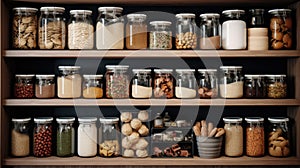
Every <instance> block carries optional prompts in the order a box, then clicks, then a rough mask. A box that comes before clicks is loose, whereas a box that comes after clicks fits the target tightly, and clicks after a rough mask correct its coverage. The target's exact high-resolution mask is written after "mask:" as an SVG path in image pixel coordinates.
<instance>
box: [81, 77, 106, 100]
mask: <svg viewBox="0 0 300 168" xmlns="http://www.w3.org/2000/svg"><path fill="white" fill-rule="evenodd" d="M102 80H103V75H83V91H82V96H83V97H84V98H87V99H98V98H102V97H103V81H102Z"/></svg>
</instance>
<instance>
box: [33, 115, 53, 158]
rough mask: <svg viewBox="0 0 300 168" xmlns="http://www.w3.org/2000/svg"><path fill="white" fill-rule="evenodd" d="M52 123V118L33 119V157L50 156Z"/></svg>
mask: <svg viewBox="0 0 300 168" xmlns="http://www.w3.org/2000/svg"><path fill="white" fill-rule="evenodd" d="M52 121H53V118H52V117H40V118H34V123H35V125H34V131H33V155H34V156H35V157H49V156H51V155H52V145H53V141H52V138H53V128H52Z"/></svg>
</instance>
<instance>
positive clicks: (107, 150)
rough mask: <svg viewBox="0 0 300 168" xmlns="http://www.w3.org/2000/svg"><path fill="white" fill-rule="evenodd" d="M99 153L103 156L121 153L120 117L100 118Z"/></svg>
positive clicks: (113, 155)
mask: <svg viewBox="0 0 300 168" xmlns="http://www.w3.org/2000/svg"><path fill="white" fill-rule="evenodd" d="M99 120H100V128H99V154H100V156H102V157H116V156H119V155H120V144H119V141H120V134H119V132H120V129H119V126H118V122H119V118H100V119H99Z"/></svg>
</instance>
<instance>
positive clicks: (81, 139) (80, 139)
mask: <svg viewBox="0 0 300 168" xmlns="http://www.w3.org/2000/svg"><path fill="white" fill-rule="evenodd" d="M96 121H97V118H96V117H80V118H78V122H79V126H78V130H77V153H78V156H80V157H94V156H96V155H97V126H96Z"/></svg>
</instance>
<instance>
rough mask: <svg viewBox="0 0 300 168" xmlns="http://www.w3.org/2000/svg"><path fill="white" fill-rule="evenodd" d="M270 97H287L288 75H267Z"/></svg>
mask: <svg viewBox="0 0 300 168" xmlns="http://www.w3.org/2000/svg"><path fill="white" fill-rule="evenodd" d="M266 77H267V92H268V98H274V99H282V98H286V97H287V84H286V75H267V76H266Z"/></svg>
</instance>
